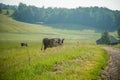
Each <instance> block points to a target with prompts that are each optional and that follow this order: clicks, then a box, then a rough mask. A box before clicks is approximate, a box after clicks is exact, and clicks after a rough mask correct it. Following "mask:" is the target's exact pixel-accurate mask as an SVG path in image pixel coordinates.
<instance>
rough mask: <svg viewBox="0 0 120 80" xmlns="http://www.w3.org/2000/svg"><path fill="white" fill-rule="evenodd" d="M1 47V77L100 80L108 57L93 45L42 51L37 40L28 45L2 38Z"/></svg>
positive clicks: (7, 78)
mask: <svg viewBox="0 0 120 80" xmlns="http://www.w3.org/2000/svg"><path fill="white" fill-rule="evenodd" d="M7 45H8V46H7ZM6 46H7V47H6ZM0 48H1V49H0V52H1V53H0V65H1V66H0V73H2V74H1V76H0V77H1V79H2V80H27V79H28V80H65V79H66V80H78V79H79V80H92V79H95V80H99V79H100V74H101V70H102V69H103V68H104V67H105V65H106V63H107V60H108V55H107V54H106V52H105V51H104V50H103V49H101V48H100V47H99V46H95V45H81V44H76V45H75V44H74V45H72V44H64V45H63V46H60V47H55V48H48V49H47V50H46V51H41V50H40V49H41V44H40V43H37V42H36V43H35V42H34V43H29V47H20V45H19V43H15V42H1V46H0Z"/></svg>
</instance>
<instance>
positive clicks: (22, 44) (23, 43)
mask: <svg viewBox="0 0 120 80" xmlns="http://www.w3.org/2000/svg"><path fill="white" fill-rule="evenodd" d="M20 44H21V46H22V47H23V46H26V47H27V46H28V44H27V43H26V42H22V43H20Z"/></svg>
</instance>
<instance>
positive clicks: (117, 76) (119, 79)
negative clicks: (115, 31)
mask: <svg viewBox="0 0 120 80" xmlns="http://www.w3.org/2000/svg"><path fill="white" fill-rule="evenodd" d="M103 49H105V50H106V51H107V52H108V54H110V60H109V62H108V66H107V67H106V68H105V70H104V71H103V74H102V80H120V49H116V48H111V47H103Z"/></svg>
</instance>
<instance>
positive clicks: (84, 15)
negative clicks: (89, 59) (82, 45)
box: [13, 3, 120, 31]
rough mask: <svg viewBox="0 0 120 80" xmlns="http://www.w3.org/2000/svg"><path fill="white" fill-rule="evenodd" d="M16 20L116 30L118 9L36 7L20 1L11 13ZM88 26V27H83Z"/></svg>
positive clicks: (118, 21)
mask: <svg viewBox="0 0 120 80" xmlns="http://www.w3.org/2000/svg"><path fill="white" fill-rule="evenodd" d="M13 17H14V18H15V19H16V20H20V21H24V22H29V23H36V22H40V23H41V22H42V23H47V24H53V23H56V24H58V23H59V24H60V23H62V24H64V23H68V24H69V23H71V24H78V25H84V26H89V28H95V29H98V30H109V31H114V30H116V27H117V26H116V25H118V24H119V23H120V20H119V17H120V12H119V11H112V10H109V9H107V8H98V7H90V8H81V7H79V8H75V9H65V8H50V7H49V8H44V7H42V8H37V7H35V6H26V4H23V3H20V4H19V6H18V9H17V10H16V11H15V13H14V14H13ZM85 28H88V27H85ZM76 29H77V28H76Z"/></svg>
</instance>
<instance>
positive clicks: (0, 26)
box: [0, 14, 51, 33]
mask: <svg viewBox="0 0 120 80" xmlns="http://www.w3.org/2000/svg"><path fill="white" fill-rule="evenodd" d="M46 30H51V28H48V27H45V26H42V25H34V24H29V23H24V22H19V21H15V20H14V19H12V18H11V17H8V16H6V15H2V14H0V32H17V33H39V32H41V31H46Z"/></svg>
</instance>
